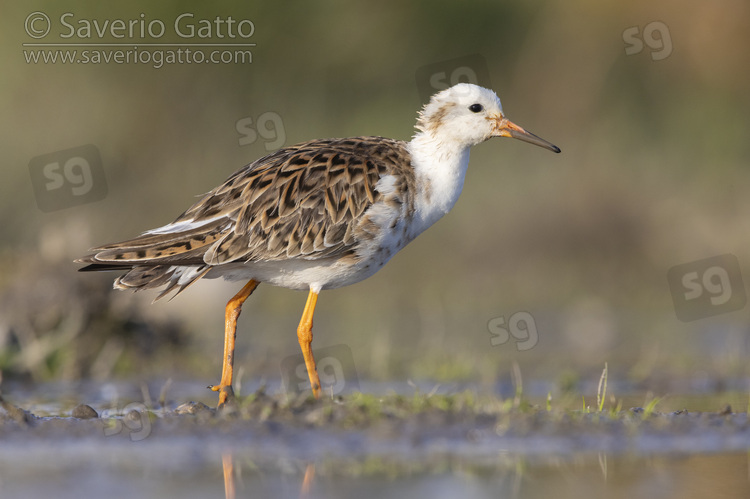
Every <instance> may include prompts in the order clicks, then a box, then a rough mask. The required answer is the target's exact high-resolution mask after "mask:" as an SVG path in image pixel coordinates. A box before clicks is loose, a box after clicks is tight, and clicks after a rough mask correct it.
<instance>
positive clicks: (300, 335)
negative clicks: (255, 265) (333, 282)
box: [297, 290, 320, 399]
mask: <svg viewBox="0 0 750 499" xmlns="http://www.w3.org/2000/svg"><path fill="white" fill-rule="evenodd" d="M317 302H318V293H316V292H315V291H313V290H310V294H309V295H307V303H305V310H304V312H302V319H301V320H300V321H299V326H298V327H297V339H298V340H299V346H300V348H302V356H303V357H304V358H305V366H306V367H307V376H308V377H309V378H310V386H311V387H312V392H313V395H314V396H315V398H316V399H317V398H320V378H319V377H318V368H317V367H316V366H315V359H314V358H313V353H312V348H310V344H311V343H312V326H313V314H314V313H315V304H316V303H317Z"/></svg>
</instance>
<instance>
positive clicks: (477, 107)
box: [469, 104, 484, 113]
mask: <svg viewBox="0 0 750 499" xmlns="http://www.w3.org/2000/svg"><path fill="white" fill-rule="evenodd" d="M482 110H484V106H482V105H481V104H472V105H471V106H469V111H471V112H472V113H478V112H480V111H482Z"/></svg>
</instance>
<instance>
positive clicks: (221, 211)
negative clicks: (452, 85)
mask: <svg viewBox="0 0 750 499" xmlns="http://www.w3.org/2000/svg"><path fill="white" fill-rule="evenodd" d="M406 145H407V144H406V143H405V142H402V141H397V140H392V139H386V138H382V137H352V138H347V139H323V140H314V141H310V142H304V143H300V144H297V145H294V146H291V147H287V148H284V149H280V150H278V151H276V152H274V153H271V154H269V155H267V156H265V157H263V158H261V159H259V160H257V161H255V162H253V163H251V164H249V165H247V166H245V167H244V168H242V169H240V170H238V171H237V172H235V173H234V174H233V175H232V176H230V177H229V178H228V179H227V180H226V181H225V182H224V183H223V184H221V185H220V186H218V187H217V188H215V189H213V190H212V191H210V192H209V193H208V194H206V195H205V196H203V197H202V198H201V199H200V200H199V201H198V202H197V203H195V204H194V205H193V206H192V207H190V208H189V209H188V210H187V211H185V212H184V213H183V214H182V215H180V216H179V217H178V218H177V219H176V220H175V221H174V222H172V223H171V224H169V225H166V226H164V227H160V228H158V229H154V230H151V231H148V232H146V233H144V234H143V235H141V236H139V237H137V238H135V239H131V240H128V241H123V242H120V243H115V244H109V245H105V246H101V247H98V248H94V249H93V250H92V253H91V254H89V255H88V256H86V257H84V258H82V259H80V260H78V262H81V263H88V264H89V265H88V266H87V267H84V268H82V269H81V270H128V273H127V274H125V275H123V276H122V277H120V278H119V279H118V280H117V281H116V283H115V286H116V287H120V288H135V289H148V288H157V287H160V286H162V285H165V284H166V285H168V286H167V288H166V289H165V290H164V292H163V293H162V294H161V295H160V296H159V297H161V296H163V295H164V294H166V293H168V292H169V291H170V290H172V289H174V288H175V287H178V292H179V291H181V290H182V289H184V288H185V287H187V286H188V285H190V284H191V283H193V282H195V281H196V280H197V279H199V278H201V277H203V276H205V275H206V274H207V273H208V272H210V271H212V270H214V271H216V270H217V269H218V268H220V267H221V266H225V265H230V264H232V265H234V264H237V263H242V264H246V265H248V266H251V265H252V264H253V263H256V262H258V263H260V262H262V263H263V264H264V266H266V267H268V265H272V264H273V262H278V263H279V265H281V264H282V263H283V262H286V263H289V262H290V261H295V260H297V261H299V260H302V261H311V260H321V259H327V260H328V259H342V260H346V259H349V260H350V261H352V262H356V261H357V260H358V259H361V258H362V257H363V254H364V253H365V252H367V251H372V250H373V247H374V246H377V244H378V242H377V241H376V239H377V238H378V237H380V236H382V234H381V232H382V231H381V230H380V229H381V228H382V225H383V223H388V224H390V225H395V224H396V223H398V221H397V220H396V219H398V218H399V217H402V216H403V215H404V214H405V213H408V212H409V211H410V210H413V203H414V200H413V190H414V189H413V186H414V183H415V180H414V172H413V169H412V167H411V163H410V159H409V158H410V157H409V153H408V151H407V149H406ZM384 178H387V179H388V182H387V185H386V186H385V187H384V184H383V183H380V184H379V182H381V180H382V179H384ZM376 204H377V205H379V206H378V207H377V209H376V210H370V208H371V207H372V206H373V205H376ZM371 211H372V213H371ZM388 217H390V218H391V219H392V220H385V218H388ZM364 256H367V255H364ZM235 267H236V265H235Z"/></svg>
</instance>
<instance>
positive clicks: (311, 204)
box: [76, 83, 560, 407]
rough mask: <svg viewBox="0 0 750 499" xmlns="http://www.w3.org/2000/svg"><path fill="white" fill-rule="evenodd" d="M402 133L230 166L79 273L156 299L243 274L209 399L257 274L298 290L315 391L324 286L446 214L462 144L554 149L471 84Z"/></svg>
mask: <svg viewBox="0 0 750 499" xmlns="http://www.w3.org/2000/svg"><path fill="white" fill-rule="evenodd" d="M415 128H416V131H415V133H414V135H413V137H412V138H411V140H410V141H403V140H395V139H390V138H385V137H379V136H359V137H350V138H329V139H317V140H310V141H308V142H302V143H299V144H296V145H292V146H289V147H284V148H281V149H278V150H276V151H275V152H272V153H270V154H268V155H266V156H264V157H262V158H260V159H258V160H256V161H254V162H252V163H250V164H248V165H246V166H244V167H243V168H241V169H239V170H238V171H237V172H235V173H234V174H232V175H231V176H230V177H229V178H228V179H227V180H226V181H225V182H224V183H222V184H221V185H219V186H218V187H216V188H215V189H213V190H211V191H210V192H208V193H207V194H205V195H204V196H203V197H202V198H201V199H200V200H199V201H197V202H196V203H195V204H194V205H193V206H191V207H190V208H188V209H187V210H186V211H185V212H184V213H183V214H182V215H180V216H179V217H177V218H176V219H175V220H174V221H173V222H172V223H169V224H167V225H164V226H162V227H158V228H155V229H151V230H148V231H146V232H144V233H143V234H142V235H140V236H138V237H136V238H134V239H130V240H127V241H123V242H119V243H114V244H107V245H104V246H99V247H96V248H93V249H91V250H90V253H89V254H88V255H86V256H84V257H82V258H80V259H78V260H76V262H77V263H85V264H87V266H85V267H83V268H80V269H79V270H80V271H106V270H115V271H124V272H125V273H124V274H122V275H121V276H120V277H118V278H117V279H116V280H115V281H114V287H115V288H116V289H130V290H135V291H138V290H145V289H157V288H162V287H163V289H162V290H161V293H160V294H159V295H158V296H157V297H156V299H155V300H154V301H157V300H158V299H160V298H163V297H164V296H166V295H168V294H169V293H170V292H172V291H174V295H173V296H172V297H174V296H177V295H178V294H179V293H181V292H183V291H184V290H185V289H186V288H188V287H189V286H190V285H192V284H194V283H196V282H197V281H199V280H200V279H211V278H220V277H221V278H224V279H225V280H228V281H241V282H245V284H244V286H243V287H242V289H241V290H240V291H239V292H238V293H237V294H236V295H234V296H233V297H232V298H231V299H230V300H229V301H228V302H227V305H226V307H225V321H224V356H223V363H222V375H221V380H220V382H219V384H218V385H210V386H209V388H211V389H212V390H214V391H216V392H219V403H218V407H223V406H224V405H225V404H226V403H228V402H229V401H230V400H233V399H234V392H233V389H232V381H233V369H234V349H235V339H236V334H237V319H238V317H239V315H240V312H241V309H242V305H243V303H244V302H245V300H246V299H247V298H248V297H249V296H250V295H251V294H252V293H253V291H255V289H256V288H257V287H258V285H259V284H260V283H267V284H270V285H274V286H280V287H284V288H290V289H295V290H304V291H307V293H308V295H307V301H306V303H305V307H304V309H303V312H302V317H301V319H300V322H299V326H298V327H297V339H298V341H299V345H300V348H301V350H302V354H303V357H304V361H305V366H306V369H307V374H308V377H309V380H310V387H311V390H312V394H313V395H314V397H315V398H319V397H320V394H321V385H320V378H319V376H318V373H317V367H316V364H315V359H314V356H313V351H312V347H311V344H312V337H313V335H312V327H313V316H314V313H315V306H316V303H317V300H318V295H319V294H320V292H321V291H323V290H328V289H335V288H340V287H343V286H348V285H351V284H354V283H357V282H359V281H362V280H363V279H366V278H368V277H370V276H372V275H373V274H375V273H376V272H377V271H378V270H380V269H381V268H383V266H384V265H385V264H386V263H387V262H388V261H389V260H390V259H391V258H392V257H393V256H394V255H395V254H396V253H397V252H398V251H399V250H401V249H403V248H404V247H405V246H406V245H407V244H408V243H409V242H411V241H413V240H414V239H415V238H416V237H417V236H418V235H420V234H421V233H422V232H424V231H425V230H426V229H427V228H428V227H430V226H431V225H433V224H434V223H435V222H437V221H438V220H439V219H440V218H442V217H443V216H444V215H445V214H447V213H448V212H449V211H450V210H451V208H453V206H454V204H455V203H456V201H457V200H458V197H459V195H460V194H461V191H462V189H463V185H464V178H465V175H466V171H467V168H468V165H469V150H470V148H471V147H472V146H475V145H477V144H480V143H482V142H484V141H486V140H488V139H490V138H492V137H511V138H515V139H519V140H522V141H525V142H528V143H531V144H534V145H537V146H540V147H543V148H545V149H548V150H550V151H553V152H555V153H559V152H560V148H558V147H557V146H555V145H553V144H551V143H550V142H547V141H546V140H544V139H542V138H540V137H538V136H536V135H534V134H532V133H531V132H529V131H527V130H525V129H524V128H522V127H520V126H518V125H516V124H515V123H513V122H511V121H509V120H508V119H507V118H506V117H505V114H504V113H503V108H502V105H501V103H500V99H499V98H498V96H497V94H496V93H495V92H493V91H492V90H490V89H487V88H483V87H480V86H478V85H474V84H471V83H458V84H456V85H454V86H451V87H449V88H446V89H444V90H441V91H439V92H437V93H435V94H434V95H433V96H432V97H431V98H430V100H429V102H428V103H426V104H425V105H424V106H423V107H422V109H421V110H420V111H419V113H418V116H417V122H416V127H415Z"/></svg>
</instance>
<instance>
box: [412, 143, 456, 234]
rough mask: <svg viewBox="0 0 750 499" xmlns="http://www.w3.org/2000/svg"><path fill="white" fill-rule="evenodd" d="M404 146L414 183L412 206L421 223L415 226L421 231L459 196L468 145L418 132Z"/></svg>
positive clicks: (446, 211) (445, 210) (437, 218)
mask: <svg viewBox="0 0 750 499" xmlns="http://www.w3.org/2000/svg"><path fill="white" fill-rule="evenodd" d="M408 147H409V153H410V154H411V156H412V165H413V167H414V174H415V177H416V182H417V194H416V198H415V208H416V216H417V218H418V219H419V221H420V222H421V223H420V224H419V225H418V226H417V228H418V231H419V232H422V231H423V230H425V229H426V228H427V227H429V226H430V225H432V224H433V223H435V222H437V221H438V220H439V219H440V218H441V217H442V216H443V215H445V214H446V213H448V212H449V211H450V210H451V208H453V205H455V204H456V201H457V200H458V196H459V195H461V190H462V189H463V186H464V177H465V176H466V169H467V168H468V166H469V146H467V145H464V144H456V143H451V142H445V141H443V140H440V139H439V138H438V137H435V136H434V135H433V134H430V133H427V132H419V133H417V134H416V135H415V136H414V138H413V139H412V140H411V142H409V146H408ZM414 237H416V234H415V235H414Z"/></svg>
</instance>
